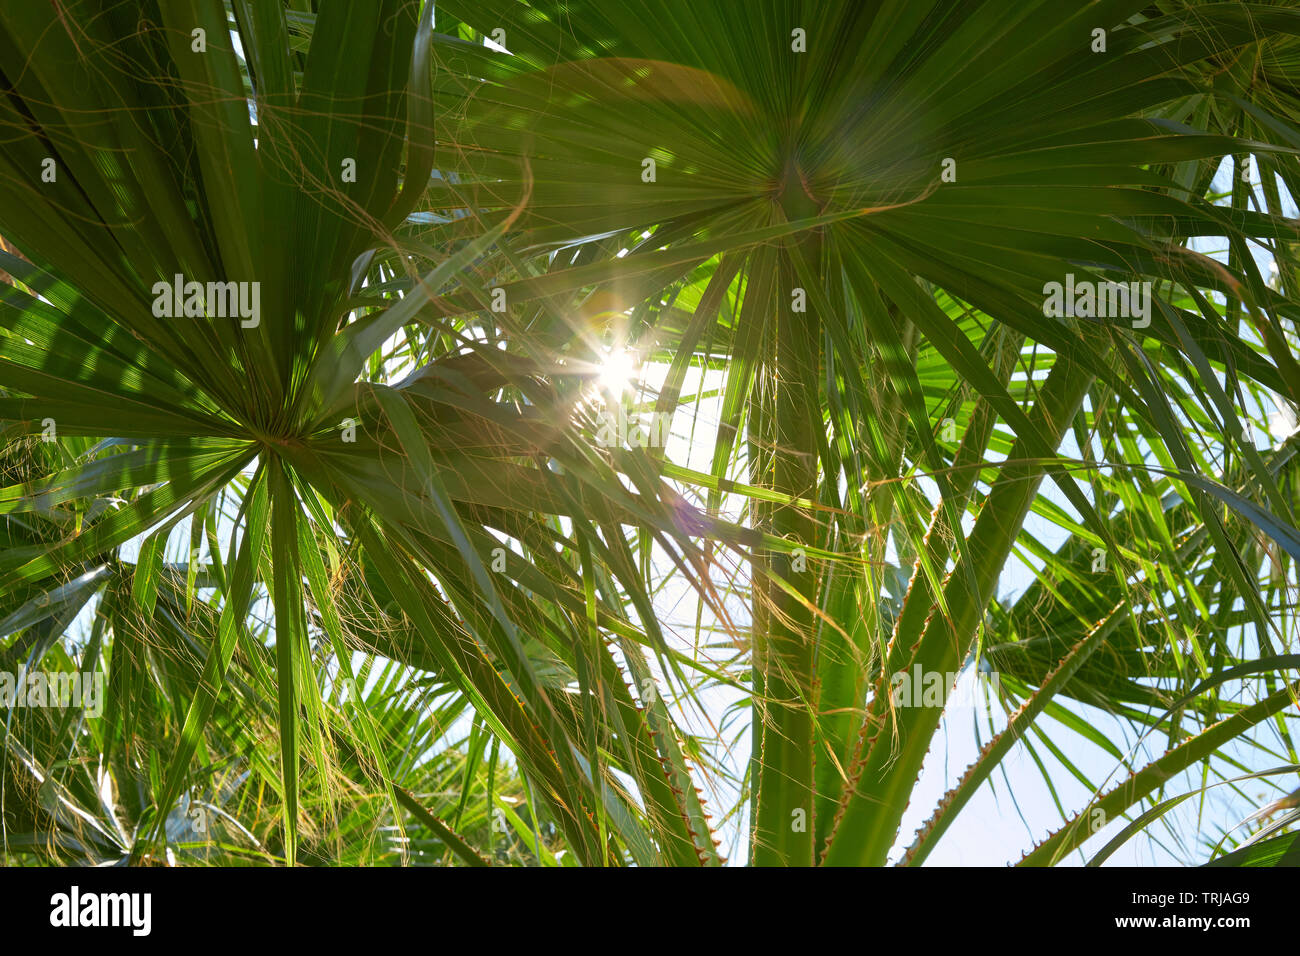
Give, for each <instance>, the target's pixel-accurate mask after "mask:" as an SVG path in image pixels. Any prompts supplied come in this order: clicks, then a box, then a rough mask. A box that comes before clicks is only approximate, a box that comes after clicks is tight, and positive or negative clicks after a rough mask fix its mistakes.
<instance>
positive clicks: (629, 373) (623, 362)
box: [596, 349, 637, 395]
mask: <svg viewBox="0 0 1300 956" xmlns="http://www.w3.org/2000/svg"><path fill="white" fill-rule="evenodd" d="M636 377H637V367H636V357H635V356H634V355H633V354H632V353H631V352H629V351H628V350H627V349H611V350H610V351H609V352H608V353H607V354H606V356H605V360H604V361H603V362H601V364H600V371H599V375H598V377H597V379H596V381H597V384H599V386H600V387H601V389H603V390H604V391H608V392H613V393H614V394H615V395H622V394H623V393H624V392H625V391H627V389H628V388H630V387H631V385H632V383H633V382H634V381H635V380H636Z"/></svg>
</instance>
